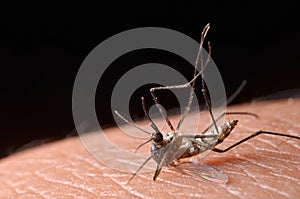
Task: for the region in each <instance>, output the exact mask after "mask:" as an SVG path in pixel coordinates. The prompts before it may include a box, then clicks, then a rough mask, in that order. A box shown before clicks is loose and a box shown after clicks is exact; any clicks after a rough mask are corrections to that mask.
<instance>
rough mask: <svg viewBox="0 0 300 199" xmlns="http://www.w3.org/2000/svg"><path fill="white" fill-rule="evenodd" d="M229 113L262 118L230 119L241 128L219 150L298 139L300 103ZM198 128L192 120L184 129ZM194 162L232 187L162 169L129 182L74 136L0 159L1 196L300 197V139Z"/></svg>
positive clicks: (113, 132) (112, 133)
mask: <svg viewBox="0 0 300 199" xmlns="http://www.w3.org/2000/svg"><path fill="white" fill-rule="evenodd" d="M227 110H228V111H247V112H252V113H256V114H258V115H259V119H255V118H252V117H248V116H240V115H231V116H228V117H227V118H228V119H230V118H234V119H238V120H239V123H238V126H237V127H236V129H234V130H233V132H232V133H231V134H230V136H229V137H228V138H227V139H226V140H225V141H224V143H222V144H221V145H220V146H218V148H221V149H224V148H226V147H227V146H230V145H231V144H233V143H235V142H236V141H238V140H240V139H242V138H244V137H246V136H247V135H250V134H251V133H254V132H255V131H258V130H261V129H263V130H268V131H274V132H280V133H285V134H291V135H296V136H300V125H299V124H300V99H291V98H290V99H282V100H276V101H263V102H253V103H246V104H241V105H235V106H230V107H229V108H228V109H227ZM173 119H174V118H172V120H173ZM175 119H176V118H175ZM177 119H178V118H177ZM207 121H208V120H207ZM193 122H194V121H190V120H186V121H185V124H187V125H189V124H192V123H193ZM202 123H203V128H204V123H205V122H202ZM206 124H207V123H206ZM201 125H202V124H201ZM105 133H106V134H107V135H109V137H110V138H111V139H112V140H113V141H114V142H117V143H119V144H120V145H122V144H123V145H126V146H127V148H128V149H131V150H134V149H135V148H136V146H137V145H138V144H141V143H142V142H143V140H137V141H134V142H132V143H131V144H130V143H127V142H131V141H130V140H127V139H123V138H124V137H122V136H119V135H120V130H119V128H111V129H107V130H106V132H105ZM144 150H145V149H144ZM146 150H148V149H147V147H146ZM107 155H111V154H107ZM196 161H201V163H202V164H206V165H209V166H213V167H215V168H217V169H219V170H221V171H223V172H224V173H225V174H226V175H227V176H228V179H229V180H228V182H227V183H226V184H225V185H224V184H216V183H212V182H208V181H204V180H203V181H202V180H196V179H194V178H193V177H191V176H189V175H187V174H184V173H182V172H179V171H177V170H176V169H172V168H167V167H164V168H163V170H162V171H161V173H160V175H159V176H158V179H157V180H156V181H153V180H152V177H153V174H154V172H147V173H140V174H137V176H135V178H134V179H133V180H132V181H131V182H130V183H129V184H126V182H127V181H128V179H129V178H130V177H131V176H132V173H126V172H121V171H118V170H115V169H112V168H109V167H107V166H106V165H105V164H103V163H101V162H100V161H97V160H96V159H95V158H93V156H91V155H90V154H89V153H88V152H87V150H86V149H85V148H84V146H83V145H82V143H81V141H80V139H79V138H78V137H72V138H67V139H64V140H61V141H57V142H53V143H50V144H45V145H42V146H38V147H35V148H31V149H27V150H25V151H22V152H19V153H16V154H12V155H10V156H9V157H6V158H3V159H2V160H0V190H1V191H0V198H17V199H18V198H101V197H109V198H112V197H126V198H136V197H140V198H187V197H191V198H194V197H195V198H196V197H199V198H200V197H201V198H299V197H300V140H297V139H292V138H286V137H279V136H269V135H259V136H258V137H256V138H254V139H252V140H249V141H247V142H245V143H243V144H241V145H239V146H238V147H236V148H234V149H233V150H231V151H228V152H226V153H216V152H210V153H209V154H208V155H207V156H205V157H204V158H202V159H196Z"/></svg>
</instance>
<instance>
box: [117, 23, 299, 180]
mask: <svg viewBox="0 0 300 199" xmlns="http://www.w3.org/2000/svg"><path fill="white" fill-rule="evenodd" d="M209 28H210V25H209V24H207V25H206V26H205V28H204V29H203V31H202V33H201V41H200V45H199V50H198V54H197V58H196V61H195V71H194V77H193V79H192V80H191V81H190V82H188V83H186V84H182V85H175V86H162V87H154V88H151V89H150V93H151V95H152V97H153V100H154V102H155V105H156V107H157V109H158V110H159V112H160V114H161V115H162V117H163V118H164V119H165V121H166V123H167V124H168V126H169V128H170V130H171V131H170V132H168V133H167V134H166V135H163V134H162V132H161V131H160V130H159V128H158V127H157V126H156V124H155V123H154V122H153V121H152V119H151V118H150V116H149V113H148V111H147V109H146V105H145V100H144V98H143V97H142V98H141V99H142V107H143V110H144V113H145V115H146V117H147V118H148V120H149V121H150V123H151V127H152V129H153V130H154V132H153V133H149V132H147V131H145V130H143V129H142V128H140V127H139V126H137V125H135V124H134V123H131V122H129V121H128V120H126V119H125V118H124V117H123V116H122V115H120V114H119V113H118V112H117V111H115V114H116V115H117V116H118V117H120V118H121V119H122V120H124V121H125V122H126V123H128V124H130V125H132V126H134V127H136V128H137V129H139V130H141V131H143V132H145V133H147V134H150V135H151V137H150V139H149V140H148V141H146V142H145V143H143V144H141V145H140V146H138V147H137V149H136V151H137V150H138V149H139V148H140V147H142V146H143V145H145V144H146V143H148V142H151V141H152V146H151V155H150V156H149V157H148V158H147V159H146V160H145V162H144V163H143V164H142V165H141V166H140V167H139V168H138V170H137V171H136V172H135V173H134V174H133V175H132V176H131V178H130V179H129V181H128V183H129V182H130V181H131V180H132V179H133V178H134V177H135V176H136V175H137V173H138V172H139V171H140V170H141V169H142V168H143V167H144V166H145V164H146V163H147V162H148V161H149V160H150V159H151V158H153V159H154V161H155V162H156V163H157V166H156V170H155V173H154V176H153V180H156V179H157V177H158V175H159V174H160V172H161V170H162V168H163V166H171V167H175V168H177V169H180V170H182V171H183V172H185V173H187V174H189V175H194V176H198V177H201V178H204V179H206V180H209V181H212V182H216V183H226V182H227V176H226V175H225V174H223V173H222V172H221V171H219V170H217V169H215V168H213V167H209V166H205V165H199V164H197V165H195V164H178V163H179V161H180V160H181V159H184V158H189V157H192V156H196V155H198V154H201V153H204V152H205V151H208V150H211V151H214V152H218V153H223V152H227V151H229V150H231V149H233V148H234V147H236V146H238V145H240V144H242V143H243V142H245V141H247V140H249V139H252V138H254V137H256V136H258V135H260V134H267V135H275V136H283V137H289V138H295V139H299V140H300V137H298V136H293V135H287V134H282V133H276V132H270V131H262V130H260V131H257V132H255V133H253V134H251V135H250V136H248V137H246V138H244V139H242V140H240V141H238V142H236V143H235V144H233V145H231V146H229V147H228V148H226V149H219V148H216V146H217V145H219V144H220V143H222V142H223V141H224V140H225V139H226V138H227V137H228V136H229V135H230V133H231V132H232V130H233V129H234V128H235V126H236V125H237V123H238V120H235V119H232V120H229V121H227V122H225V123H224V124H222V125H220V126H218V125H217V122H218V121H219V120H220V119H221V118H223V117H224V116H225V115H250V116H253V117H256V118H258V116H257V115H256V114H253V113H249V112H224V113H222V114H221V115H220V116H218V117H217V118H215V117H214V115H213V112H212V106H211V101H210V98H209V96H208V92H207V90H206V84H205V77H204V75H203V72H204V70H205V68H206V66H207V64H208V63H209V61H210V56H211V46H210V43H209V42H208V48H209V52H208V57H207V59H206V60H205V62H204V61H203V59H202V48H203V43H204V40H205V37H206V35H207V32H208V30H209ZM199 62H200V66H201V70H200V71H199V72H198V70H197V66H198V63H199ZM199 76H201V78H202V90H201V91H202V94H203V96H204V99H205V103H206V106H207V108H208V111H209V114H210V117H211V120H212V123H211V124H210V125H209V126H208V127H207V128H206V129H205V130H204V131H203V132H202V133H200V134H198V135H188V134H183V133H181V132H180V127H181V125H182V123H183V122H184V119H185V118H186V116H187V114H188V113H189V112H190V109H191V104H192V101H193V92H194V89H195V81H196V79H197V78H198V77H199ZM188 87H190V88H191V89H190V93H189V101H188V105H187V106H186V108H185V110H184V112H183V114H182V115H181V118H180V120H179V122H178V124H177V127H176V129H175V128H174V126H173V125H172V124H171V122H170V120H169V118H168V116H167V115H166V114H165V113H164V111H163V109H162V107H161V106H160V105H159V102H158V98H157V97H156V95H155V91H156V90H164V89H178V88H188Z"/></svg>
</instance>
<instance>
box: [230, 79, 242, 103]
mask: <svg viewBox="0 0 300 199" xmlns="http://www.w3.org/2000/svg"><path fill="white" fill-rule="evenodd" d="M246 84H247V81H246V80H244V81H243V82H242V83H241V85H240V86H239V87H238V89H236V91H235V92H234V93H233V94H232V95H231V96H230V97H229V98H228V99H227V105H228V104H230V103H231V102H232V101H233V100H234V99H235V98H236V96H238V95H239V94H240V92H241V91H242V90H243V88H244V87H245V85H246Z"/></svg>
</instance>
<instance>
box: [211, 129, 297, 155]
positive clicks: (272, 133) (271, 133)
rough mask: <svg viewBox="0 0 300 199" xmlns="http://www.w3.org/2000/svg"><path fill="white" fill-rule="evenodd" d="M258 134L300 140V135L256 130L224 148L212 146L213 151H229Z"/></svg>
mask: <svg viewBox="0 0 300 199" xmlns="http://www.w3.org/2000/svg"><path fill="white" fill-rule="evenodd" d="M260 134H267V135H278V136H283V137H289V138H295V139H298V140H300V137H298V136H294V135H287V134H282V133H275V132H269V131H257V132H256V133H253V134H252V135H250V136H248V137H246V138H244V139H242V140H240V141H238V142H237V143H235V144H233V145H231V146H230V147H228V148H226V149H218V148H213V149H212V150H213V151H214V152H218V153H224V152H226V151H229V150H231V149H233V148H234V147H236V146H238V145H240V144H242V143H243V142H246V141H247V140H250V139H252V138H254V137H256V136H258V135H260Z"/></svg>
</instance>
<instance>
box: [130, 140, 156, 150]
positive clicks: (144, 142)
mask: <svg viewBox="0 0 300 199" xmlns="http://www.w3.org/2000/svg"><path fill="white" fill-rule="evenodd" d="M152 139H153V138H150V139H149V140H148V141H146V142H144V143H143V144H140V145H139V146H138V147H137V148H136V149H135V151H134V152H135V153H136V152H137V150H139V148H141V147H142V146H144V145H145V144H147V143H148V142H151V141H152Z"/></svg>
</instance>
